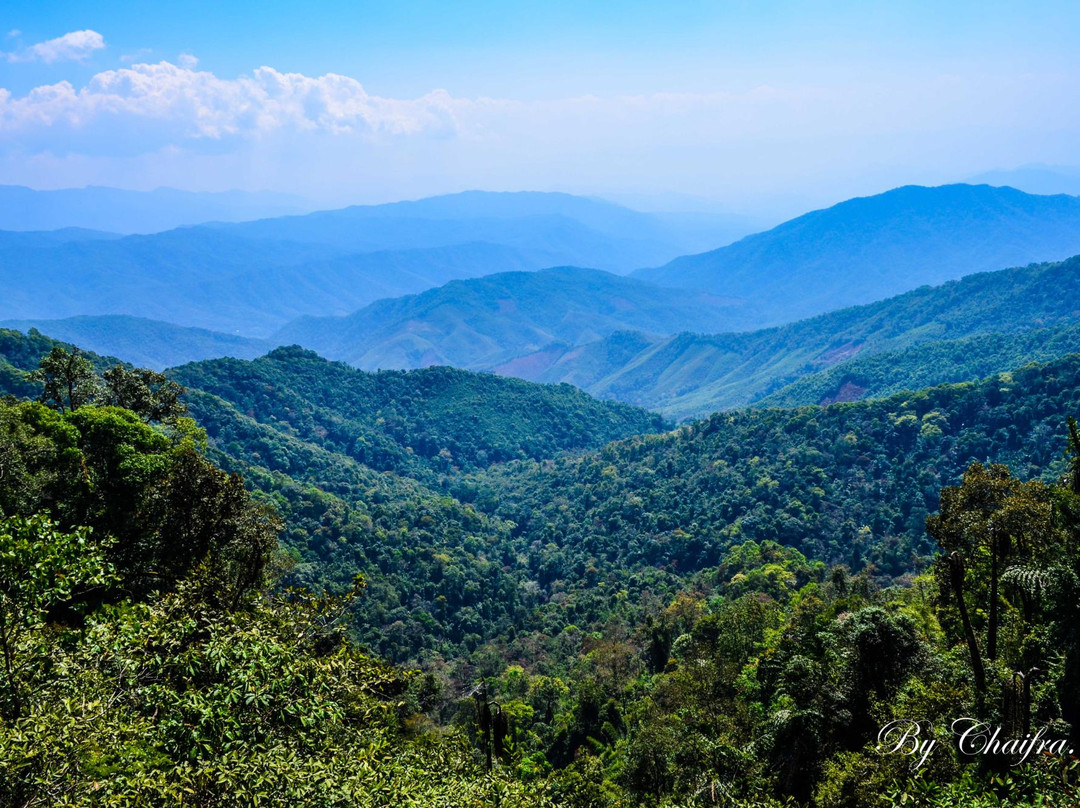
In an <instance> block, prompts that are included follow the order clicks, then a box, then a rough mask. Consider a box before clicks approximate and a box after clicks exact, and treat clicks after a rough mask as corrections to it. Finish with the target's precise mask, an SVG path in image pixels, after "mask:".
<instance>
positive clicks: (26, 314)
mask: <svg viewBox="0 0 1080 808" xmlns="http://www.w3.org/2000/svg"><path fill="white" fill-rule="evenodd" d="M675 224H677V222H676V223H674V224H673V223H668V222H667V221H666V220H664V219H662V217H654V216H650V215H649V214H643V213H637V212H635V211H631V210H628V209H626V208H621V207H619V206H617V205H613V204H611V203H606V202H601V201H597V200H590V199H583V198H580V197H573V196H568V195H566V194H487V193H479V192H474V193H468V194H458V195H455V196H451V197H438V198H433V199H429V200H420V201H417V202H408V203H397V204H393V205H378V206H370V207H357V208H347V209H345V210H341V211H325V212H321V213H316V214H310V215H307V216H296V217H285V218H277V219H267V220H262V221H257V222H250V223H245V224H234V225H228V224H215V225H212V226H201V227H187V228H180V229H176V230H170V231H167V232H163V233H155V234H152V235H137V236H128V237H124V238H121V237H118V236H116V235H115V234H108V233H98V232H91V231H80V230H72V229H68V230H64V231H56V232H48V233H11V232H0V288H4V289H5V292H6V294H5V295H3V296H2V297H0V319H4V320H14V319H17V320H36V319H50V320H52V319H59V318H67V317H73V316H77V315H106V314H109V315H112V314H126V315H131V316H135V317H143V318H148V319H154V320H162V321H165V322H170V323H176V324H179V325H183V326H194V327H199V328H205V329H209V330H213V331H221V332H225V333H230V334H233V333H239V334H243V335H245V336H250V337H265V336H267V335H268V334H270V333H271V332H273V331H274V330H276V329H278V328H280V327H281V326H283V325H285V323H287V322H288V321H290V320H292V319H295V318H296V317H300V316H303V315H319V316H329V315H343V314H347V313H350V312H354V311H356V310H358V309H360V308H362V307H364V306H366V305H368V304H370V303H373V302H374V301H376V300H378V299H381V298H386V297H399V296H401V295H406V294H415V293H418V292H421V291H424V290H426V289H429V288H432V287H435V286H440V285H442V284H444V283H446V282H448V281H450V280H454V279H462V278H473V277H479V276H483V275H488V274H492V273H496V272H507V271H514V270H535V269H541V268H543V267H550V266H559V265H566V264H573V265H578V266H592V265H595V266H599V267H610V268H613V269H614V268H620V269H631V268H634V267H637V266H642V265H645V264H647V263H649V262H651V261H654V260H666V259H667V258H670V257H671V256H673V255H677V254H679V253H680V252H683V251H685V246H684V245H685V244H687V243H691V242H693V241H695V239H700V237H701V236H702V234H703V233H704V232H706V231H707V230H708V227H707V226H706V224H705V223H700V222H699V223H698V224H697V225H695V226H694V227H691V228H690V229H691V230H694V229H695V228H697V233H698V235H697V236H693V235H692V234H691V235H688V231H686V230H685V229H684V230H679V228H677V227H675ZM672 234H674V235H672ZM713 243H717V242H713ZM661 255H662V256H663V258H662V259H661V258H658V256H661Z"/></svg>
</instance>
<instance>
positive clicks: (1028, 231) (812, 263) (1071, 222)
mask: <svg viewBox="0 0 1080 808" xmlns="http://www.w3.org/2000/svg"><path fill="white" fill-rule="evenodd" d="M1077 253H1080V198H1077V197H1071V196H1065V195H1057V196H1034V195H1031V194H1025V193H1023V192H1022V191H1017V190H1016V189H1014V188H994V187H991V186H989V185H943V186H940V187H936V188H925V187H921V186H914V185H913V186H906V187H903V188H896V189H894V190H892V191H888V192H887V193H883V194H878V195H876V196H871V197H863V198H858V199H849V200H847V201H846V202H841V203H840V204H838V205H835V206H833V207H831V208H828V209H826V210H818V211H814V212H812V213H807V214H805V215H803V216H800V217H798V218H797V219H792V220H791V221H789V222H785V223H784V224H781V225H779V226H778V227H775V228H773V229H772V230H769V231H767V232H765V233H759V234H756V235H753V236H748V237H747V238H744V239H742V240H741V241H738V242H736V243H735V244H732V245H730V246H727V247H722V248H720V249H718V250H713V251H712V252H707V253H702V254H700V255H690V256H684V257H682V258H676V259H675V260H674V261H672V262H670V263H669V264H667V265H665V266H663V267H660V268H658V269H649V270H642V271H640V272H638V273H637V275H638V276H639V277H641V278H643V279H645V280H649V281H652V282H654V283H659V284H663V285H665V286H682V287H685V288H689V289H700V290H704V291H710V292H715V293H717V294H728V295H735V296H737V297H745V298H749V299H751V300H752V301H753V302H754V303H755V304H759V305H760V306H762V307H763V308H766V309H767V312H768V320H769V323H768V324H779V323H783V322H789V321H791V320H796V319H799V318H801V317H809V316H812V315H814V314H818V313H820V312H823V311H829V310H831V309H836V308H840V307H842V306H851V305H854V304H858V303H869V302H870V301H872V300H880V299H881V298H883V297H888V296H890V295H896V294H900V293H901V292H905V291H907V290H909V289H913V288H915V287H917V286H920V285H922V284H927V283H933V284H938V283H943V282H944V281H947V280H951V279H954V278H959V277H961V276H963V275H967V274H970V273H972V272H982V271H986V270H992V269H997V268H999V267H1005V266H1017V265H1022V264H1027V263H1030V262H1033V261H1054V260H1060V259H1062V258H1066V257H1068V256H1070V255H1075V254H1077Z"/></svg>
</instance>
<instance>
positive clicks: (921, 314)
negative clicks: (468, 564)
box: [503, 257, 1080, 418]
mask: <svg viewBox="0 0 1080 808" xmlns="http://www.w3.org/2000/svg"><path fill="white" fill-rule="evenodd" d="M1078 283H1080V257H1077V258H1071V259H1069V260H1068V261H1063V262H1059V263H1053V264H1041V265H1037V266H1032V267H1024V268H1018V269H1008V270H1000V271H998V272H986V273H979V274H976V275H970V276H968V277H966V278H964V279H962V280H959V281H951V282H949V283H946V284H944V285H942V286H938V287H923V288H921V289H916V290H915V291H912V292H908V293H906V294H903V295H899V296H897V297H894V298H890V299H888V300H883V301H880V302H878V303H872V304H870V305H866V306H856V307H852V308H848V309H843V310H841V311H836V312H831V313H829V314H823V315H820V316H818V317H814V318H811V319H808V320H803V321H800V322H797V323H792V324H790V325H786V326H782V327H780V328H772V329H765V330H761V331H753V332H748V333H740V334H713V335H697V334H677V335H675V336H671V337H667V338H656V337H647V336H641V335H637V336H635V335H627V334H617V335H613V336H611V337H608V338H607V339H606V340H603V341H599V342H597V343H593V344H590V345H585V346H580V347H578V348H575V349H572V350H563V351H560V352H559V353H558V354H556V355H551V354H549V355H547V356H545V357H544V361H543V362H542V363H541V362H536V363H535V366H536V367H538V368H539V370H538V371H537V372H535V373H529V372H527V371H528V370H529V369H530V365H529V364H528V362H527V361H526V360H527V359H528V357H526V358H525V359H523V360H519V361H518V362H517V363H516V364H515V365H514V366H512V367H510V368H507V366H503V371H504V372H511V371H513V372H514V375H518V376H521V377H523V378H530V379H533V380H535V381H547V382H553V381H572V382H573V383H575V384H577V385H579V386H580V387H582V388H583V389H585V390H587V391H589V392H591V393H592V394H594V395H598V396H602V397H610V398H615V399H618V400H620V401H628V402H631V403H635V404H639V405H641V406H645V407H649V408H651V409H656V410H659V411H661V412H663V413H665V414H666V415H668V416H671V417H679V418H685V417H693V416H701V415H704V414H707V413H709V412H713V411H715V410H718V409H724V408H730V407H737V406H741V405H745V404H749V403H752V402H754V401H757V400H758V399H760V398H762V397H763V396H766V395H768V394H769V393H772V392H775V391H776V390H778V389H780V388H781V387H783V386H785V385H787V384H790V383H791V382H794V381H796V380H797V379H799V378H801V377H803V376H807V375H809V374H811V373H816V372H818V371H822V370H826V369H828V368H831V367H832V366H834V365H838V364H839V363H841V362H844V361H846V360H850V359H852V358H854V357H856V356H858V357H860V358H862V357H867V356H870V355H873V354H876V353H881V352H884V351H899V350H904V349H906V348H909V347H911V346H915V345H920V344H925V343H930V342H934V341H938V340H957V339H963V338H966V337H972V336H976V335H980V334H994V333H1000V334H1015V333H1022V332H1025V331H1028V330H1030V329H1032V328H1040V327H1043V328H1046V327H1051V326H1061V325H1067V324H1071V323H1076V322H1078V321H1080V307H1077V306H1076V303H1075V301H1073V300H1072V297H1071V295H1070V294H1069V293H1068V290H1071V289H1074V288H1076V286H1077V284H1078ZM1064 345H1065V347H1066V348H1067V347H1068V344H1067V341H1066V343H1064ZM1035 347H1037V345H1033V346H1032V348H1033V350H1034V348H1035ZM1039 356H1040V355H1039V354H1037V353H1032V354H1029V355H1026V356H1021V355H1020V354H1016V355H1014V357H1013V358H1015V359H1017V360H1020V359H1023V360H1024V361H1030V360H1031V359H1034V358H1039ZM936 368H937V371H936V372H934V373H930V372H926V373H925V374H924V375H922V376H919V377H918V378H919V380H920V381H922V382H927V381H929V382H932V383H941V382H945V381H950V380H960V379H967V378H970V376H969V375H968V374H969V372H970V370H969V369H964V368H960V369H957V367H956V366H955V365H953V364H942V365H937V366H936ZM954 372H958V373H960V374H961V375H959V376H955V375H951V374H953V373H954Z"/></svg>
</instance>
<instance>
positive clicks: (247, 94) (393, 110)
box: [0, 62, 458, 153]
mask: <svg viewBox="0 0 1080 808" xmlns="http://www.w3.org/2000/svg"><path fill="white" fill-rule="evenodd" d="M188 64H189V66H186V67H185V66H179V65H174V64H171V63H169V62H159V63H157V64H135V65H132V66H131V67H129V68H122V69H118V70H109V71H105V72H102V73H98V74H97V75H95V76H94V77H93V78H91V79H90V81H89V82H88V83H87V84H86V86H84V87H83V88H81V89H78V90H77V89H75V87H74V86H72V85H71V84H70V83H69V82H66V81H63V82H60V83H58V84H52V85H43V86H40V87H36V88H34V89H33V90H31V91H30V92H29V93H27V94H26V95H25V96H22V97H19V98H15V97H13V96H12V95H11V93H9V92H8V91H6V90H0V139H9V140H15V141H18V142H21V143H22V144H23V145H24V146H26V147H29V148H34V147H35V144H36V146H37V148H39V149H40V148H41V147H45V148H50V149H59V150H61V151H68V150H71V151H80V150H82V149H84V148H89V149H90V150H91V151H94V150H96V149H98V148H100V146H101V145H102V143H101V142H100V141H103V140H108V139H109V138H108V137H106V135H108V134H109V133H112V134H113V135H114V137H113V138H112V140H113V141H114V142H113V146H115V147H117V148H121V149H122V150H124V151H128V152H134V153H142V152H145V151H151V150H155V149H158V148H161V147H162V146H163V145H169V144H183V143H185V142H186V143H188V144H191V143H192V142H197V141H222V140H226V139H231V138H237V137H241V138H242V137H256V138H257V137H260V136H263V135H266V134H269V133H271V132H276V131H280V130H297V131H307V132H329V133H332V134H361V135H368V136H377V135H409V134H417V133H421V132H426V133H435V134H438V135H442V136H445V135H448V134H452V133H453V131H454V130H455V128H456V124H455V120H454V118H455V105H456V104H457V103H458V102H455V100H454V99H452V98H451V97H450V96H449V94H447V93H446V92H444V91H441V90H436V91H434V92H431V93H428V94H427V95H425V96H422V97H420V98H417V99H411V100H399V99H391V98H380V97H378V96H373V95H369V94H368V93H367V91H366V90H365V89H364V87H363V86H362V85H361V84H360V82H358V81H356V80H355V79H351V78H348V77H347V76H339V75H336V74H333V73H329V74H327V75H325V76H320V77H318V78H312V77H309V76H304V75H302V74H299V73H280V72H278V71H277V70H274V69H273V68H270V67H260V68H259V69H257V70H255V71H254V72H253V73H252V74H251V75H248V76H241V77H240V78H237V79H221V78H218V77H217V76H215V75H214V74H213V73H210V72H207V71H199V70H196V69H194V67H193V66H190V64H191V63H190V62H189V63H188Z"/></svg>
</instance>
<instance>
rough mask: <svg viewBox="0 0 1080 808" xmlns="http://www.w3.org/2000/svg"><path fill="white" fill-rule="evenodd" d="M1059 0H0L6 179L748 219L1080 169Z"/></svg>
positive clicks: (1076, 110)
mask: <svg viewBox="0 0 1080 808" xmlns="http://www.w3.org/2000/svg"><path fill="white" fill-rule="evenodd" d="M1077 31H1080V4H1078V3H1075V2H1029V3H1026V4H1018V3H1014V2H1010V3H999V2H995V0H984V1H983V2H977V3H976V2H948V3H942V2H940V0H938V2H905V3H889V4H885V3H874V2H866V1H865V0H864V1H863V2H858V3H856V2H817V3H807V2H723V1H722V0H714V2H688V1H684V0H668V1H667V2H662V3H661V2H648V3H646V2H618V0H607V1H606V2H592V1H591V0H577V2H562V0H549V1H548V2H536V3H516V2H511V1H510V0H503V2H472V1H471V0H467V1H466V2H449V3H448V2H445V0H443V2H414V1H413V0H397V1H396V2H393V3H390V2H385V0H384V1H383V2H379V3H370V2H355V1H354V2H318V1H317V0H308V1H307V2H305V3H298V2H295V0H290V1H289V2H284V1H283V0H261V2H247V1H246V0H239V1H238V0H230V2H227V3H223V2H221V0H217V2H201V0H194V1H193V0H186V1H185V2H183V3H180V2H168V3H165V2H156V0H144V2H140V3H138V4H132V3H130V2H123V3H121V2H113V1H112V0H94V1H93V2H74V1H73V0H55V1H54V0H44V1H43V0H35V1H34V2H29V1H27V0H7V2H5V3H3V4H2V6H0V183H5V184H22V185H28V186H30V187H35V188H63V187H78V186H83V185H88V184H90V185H109V186H115V187H121V188H133V189H149V188H154V187H159V186H170V187H177V188H184V189H188V190H226V189H244V190H272V191H279V192H285V193H294V194H299V195H303V196H306V197H308V198H310V199H313V200H315V201H317V202H319V203H323V204H328V205H329V204H346V203H358V202H366V203H371V202H382V201H392V200H397V199H408V198H417V197H421V196H427V195H432V194H437V193H447V192H453V191H458V190H464V189H469V188H481V189H488V190H523V189H529V190H542V191H543V190H558V191H567V192H570V193H581V194H592V195H600V196H607V197H609V198H614V199H620V200H624V201H632V202H633V203H634V204H635V206H637V207H641V208H649V207H652V208H662V207H666V208H669V209H672V208H680V207H682V208H699V209H722V210H727V211H730V212H734V213H740V212H749V213H762V212H765V211H777V210H780V209H781V208H789V209H791V210H792V211H797V210H798V209H800V208H808V207H810V206H815V205H820V204H829V203H831V202H835V201H839V200H840V199H844V198H847V197H850V196H853V195H860V194H869V193H877V192H880V191H883V190H886V189H888V188H890V187H895V186H897V185H903V184H908V183H919V184H940V183H944V182H952V181H958V180H963V179H965V178H967V177H969V176H972V175H976V174H979V173H981V172H984V171H989V170H992V169H1011V168H1016V167H1020V166H1028V165H1032V164H1043V165H1050V166H1077V165H1080V137H1078V135H1080V104H1077V103H1076V101H1077V99H1078V98H1080V92H1078V91H1080V49H1077V48H1076V47H1075V43H1074V41H1073V40H1074V37H1075V33H1076V32H1077Z"/></svg>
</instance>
